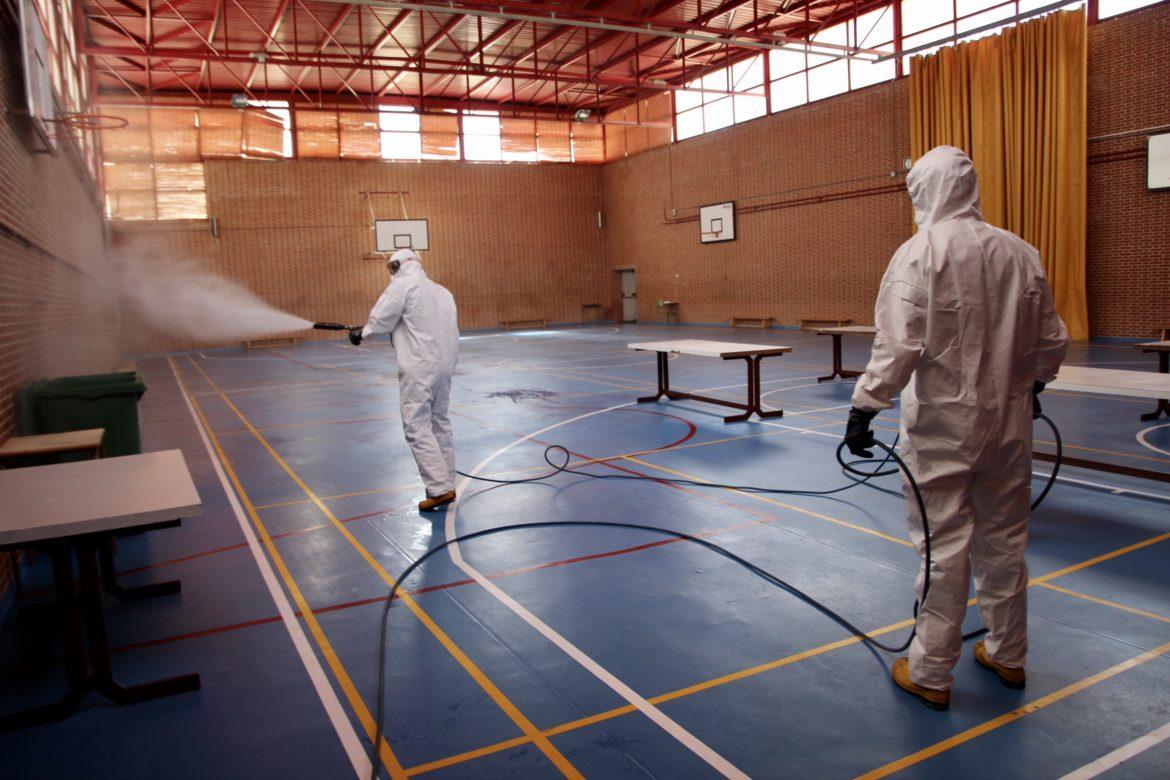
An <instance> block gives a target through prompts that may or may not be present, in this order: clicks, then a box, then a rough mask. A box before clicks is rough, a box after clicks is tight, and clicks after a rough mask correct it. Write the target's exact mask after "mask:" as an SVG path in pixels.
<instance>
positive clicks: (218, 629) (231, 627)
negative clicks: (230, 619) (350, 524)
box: [110, 523, 752, 653]
mask: <svg viewBox="0 0 1170 780" xmlns="http://www.w3.org/2000/svg"><path fill="white" fill-rule="evenodd" d="M751 524H752V523H742V524H740V525H736V526H732V527H731V528H721V529H716V530H714V531H710V532H708V533H710V534H714V533H719V532H722V531H727V530H733V529H736V528H742V527H745V526H748V525H751ZM681 541H684V540H683V539H678V538H672V539H661V540H658V541H655V542H647V543H646V544H638V545H634V546H632V547H623V548H621V549H617V550H609V551H607V552H601V553H592V554H590V555H578V556H575V557H572V558H565V559H563V560H559V561H550V562H548V563H537V564H532V565H530V566H521V567H518V568H515V569H508V570H507V571H502V572H495V573H493V574H489V575H488V579H491V580H498V579H503V578H505V577H514V576H516V575H518V574H526V573H528V572H533V571H540V570H542V569H553V568H557V567H559V566H568V565H571V564H574V563H584V562H586V561H596V560H600V559H602V558H614V557H617V556H619V555H628V554H630V553H635V552H641V551H642V550H649V549H651V548H654V547H662V546H664V545H667V544H674V543H676V542H681ZM474 582H475V580H471V579H463V580H455V581H453V582H445V583H442V584H439V585H427V586H424V587H421V588H414V589H412V590H408V591H406V593H407V594H409V595H411V596H418V595H421V594H424V593H434V592H436V591H441V590H450V589H451V588H460V587H463V586H464V585H471V584H474ZM395 598H398V597H397V596H396V597H395ZM385 601H386V597H385V596H374V597H372V598H368V599H358V600H357V601H346V602H342V603H340V604H330V605H329V606H327V607H318V608H316V609H314V610H313V614H314V615H320V614H322V613H327V612H338V611H340V610H344V609H352V608H354V607H364V606H369V605H370V604H381V603H384V602H385ZM295 614H296V616H297V617H301V612H300V611H299V610H298V611H297V612H296V613H295ZM279 620H280V616H279V615H272V616H270V617H264V618H258V619H256V620H248V621H244V622H242V623H229V624H227V625H223V626H214V627H212V628H205V629H201V630H199V631H189V632H187V633H183V634H172V635H171V636H164V637H158V638H157V639H146V640H143V641H141V642H132V643H130V644H126V645H120V646H118V647H114V648H111V649H110V652H111V653H125V652H128V651H130V650H141V649H143V648H146V647H154V646H157V645H165V644H170V643H172V642H180V641H183V640H187V639H198V638H200V637H205V636H213V635H215V634H224V633H228V632H230V631H238V630H240V629H244V628H253V627H255V626H262V625H267V624H269V623H276V622H278V621H279Z"/></svg>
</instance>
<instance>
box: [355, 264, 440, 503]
mask: <svg viewBox="0 0 1170 780" xmlns="http://www.w3.org/2000/svg"><path fill="white" fill-rule="evenodd" d="M387 267H388V268H389V269H390V273H391V274H393V278H392V279H391V280H390V285H389V286H388V287H387V288H386V291H385V292H383V293H382V297H380V298H379V299H378V302H377V303H375V304H374V308H373V309H372V310H371V311H370V319H369V321H368V322H367V323H366V326H365V327H364V328H361V329H360V330H359V329H357V328H355V329H354V330H352V331H350V334H349V340H350V341H351V342H352V343H353V344H355V345H357V344H361V343H362V339H365V338H369V337H370V336H377V335H381V334H384V333H389V334H390V340H391V342H392V343H393V344H394V352H395V355H396V356H397V360H398V396H399V406H400V408H401V410H402V429H403V431H405V433H406V442H407V444H409V445H410V449H411V451H412V452H413V453H414V461H415V463H417V464H418V472H419V475H420V476H421V477H422V480H423V483H424V484H425V485H426V490H427V497H426V499H425V500H424V501H422V502H420V503H419V505H418V508H419V510H420V511H423V512H430V511H434V510H436V509H438V508H439V507H441V506H443V505H444V504H449V503H451V502H452V501H454V500H455V443H454V439H453V436H452V433H451V419H450V417H448V415H447V406H448V402H449V400H450V396H451V376H452V375H453V374H454V373H455V361H456V359H457V357H458V354H459V326H458V325H457V323H456V318H455V299H454V298H453V297H452V296H451V293H450V292H449V291H448V290H447V288H446V287H443V286H442V285H439V284H436V283H435V282H432V281H431V280H430V279H428V278H427V275H426V273H425V272H424V271H423V268H422V264H421V263H420V261H419V257H418V255H417V254H415V252H414V251H413V250H410V249H400V250H399V251H397V252H395V253H394V254H393V255H391V257H390V261H389V263H387Z"/></svg>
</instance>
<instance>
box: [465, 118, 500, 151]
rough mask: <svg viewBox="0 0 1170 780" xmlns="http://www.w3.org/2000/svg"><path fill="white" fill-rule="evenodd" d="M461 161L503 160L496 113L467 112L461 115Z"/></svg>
mask: <svg viewBox="0 0 1170 780" xmlns="http://www.w3.org/2000/svg"><path fill="white" fill-rule="evenodd" d="M463 159H465V160H502V159H503V148H502V146H501V145H500V114H499V112H498V111H469V112H467V113H465V114H464V115H463Z"/></svg>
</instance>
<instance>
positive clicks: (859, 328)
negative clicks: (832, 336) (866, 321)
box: [813, 325, 877, 336]
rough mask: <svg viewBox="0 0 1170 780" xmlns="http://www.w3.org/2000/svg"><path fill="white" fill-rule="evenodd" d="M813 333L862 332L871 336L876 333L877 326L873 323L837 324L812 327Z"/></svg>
mask: <svg viewBox="0 0 1170 780" xmlns="http://www.w3.org/2000/svg"><path fill="white" fill-rule="evenodd" d="M813 332H815V333H863V334H865V335H867V336H873V335H875V334H876V333H877V328H875V327H874V326H873V325H837V326H834V327H830V328H813Z"/></svg>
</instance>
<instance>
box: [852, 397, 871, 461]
mask: <svg viewBox="0 0 1170 780" xmlns="http://www.w3.org/2000/svg"><path fill="white" fill-rule="evenodd" d="M874 417H877V412H867V411H866V410H864V409H858V408H857V407H856V406H854V407H853V408H851V409H850V410H849V422H848V423H846V424H845V446H846V447H848V448H849V451H850V452H852V453H853V454H854V455H856V456H857V457H859V458H872V457H873V452H871V451H870V449H869V448H870V447H873V446H874V445H875V440H874V438H873V432H872V431H870V429H869V423H870V421H871V420H873V418H874Z"/></svg>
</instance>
